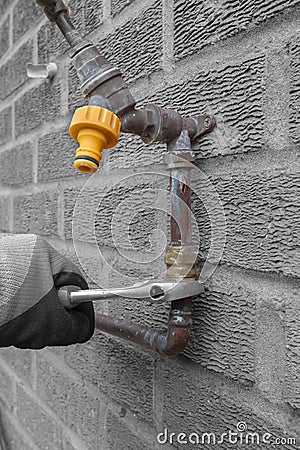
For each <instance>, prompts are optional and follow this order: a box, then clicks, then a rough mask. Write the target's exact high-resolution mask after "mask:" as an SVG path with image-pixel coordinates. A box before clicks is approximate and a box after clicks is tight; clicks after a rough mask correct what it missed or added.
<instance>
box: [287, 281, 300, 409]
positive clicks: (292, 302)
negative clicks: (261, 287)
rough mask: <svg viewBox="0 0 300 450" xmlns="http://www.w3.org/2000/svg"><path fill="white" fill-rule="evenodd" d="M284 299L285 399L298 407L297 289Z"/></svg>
mask: <svg viewBox="0 0 300 450" xmlns="http://www.w3.org/2000/svg"><path fill="white" fill-rule="evenodd" d="M293 294H294V295H290V296H289V298H288V299H287V301H286V322H285V326H286V347H287V360H286V380H285V381H286V390H285V399H286V401H288V403H290V404H291V405H292V406H293V407H294V408H299V407H300V389H299V361H300V340H299V336H300V334H299V331H300V328H299V326H300V310H299V294H300V292H299V289H294V292H293Z"/></svg>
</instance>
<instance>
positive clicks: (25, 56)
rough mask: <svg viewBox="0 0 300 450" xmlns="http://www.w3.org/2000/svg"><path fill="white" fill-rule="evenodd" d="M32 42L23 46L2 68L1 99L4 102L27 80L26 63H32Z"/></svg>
mask: <svg viewBox="0 0 300 450" xmlns="http://www.w3.org/2000/svg"><path fill="white" fill-rule="evenodd" d="M32 49H33V44H32V41H28V42H26V43H25V44H23V45H22V46H21V47H20V49H19V50H17V52H16V53H15V54H14V55H13V56H12V57H11V58H10V59H9V60H8V61H7V63H5V64H4V65H3V66H2V67H1V68H0V78H1V79H2V80H5V82H2V83H1V85H0V99H1V100H4V99H5V98H6V97H8V96H9V95H11V94H12V92H14V91H15V90H16V89H19V88H20V86H22V85H23V84H24V83H25V82H26V81H27V80H28V77H27V73H26V63H27V62H31V61H32Z"/></svg>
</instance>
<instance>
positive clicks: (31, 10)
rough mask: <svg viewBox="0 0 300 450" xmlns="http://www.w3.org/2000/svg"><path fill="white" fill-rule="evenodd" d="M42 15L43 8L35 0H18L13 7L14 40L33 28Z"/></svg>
mask: <svg viewBox="0 0 300 450" xmlns="http://www.w3.org/2000/svg"><path fill="white" fill-rule="evenodd" d="M42 16H43V11H42V8H40V7H39V6H38V5H37V4H36V2H35V1H34V0H18V2H17V3H16V5H15V6H14V9H13V23H14V32H13V39H14V42H16V41H17V40H18V39H19V38H20V37H21V36H23V34H25V33H27V32H28V31H29V30H30V29H32V28H33V27H34V26H35V25H36V24H37V23H38V21H39V20H40V18H41V17H42Z"/></svg>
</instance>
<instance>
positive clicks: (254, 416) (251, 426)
mask: <svg viewBox="0 0 300 450" xmlns="http://www.w3.org/2000/svg"><path fill="white" fill-rule="evenodd" d="M187 370H188V374H189V376H188V377H187V376H186V373H187ZM164 380H165V408H164V413H163V420H164V422H165V424H166V426H167V428H168V430H169V433H171V432H175V433H176V434H178V433H179V432H184V433H187V434H188V435H189V434H190V433H198V434H200V435H202V433H215V436H216V443H218V441H219V445H220V438H221V434H222V433H226V432H227V433H228V431H229V430H231V431H232V433H234V432H235V433H237V424H239V423H240V422H243V423H245V424H246V426H247V431H249V432H252V433H254V432H257V433H258V434H259V435H260V436H261V439H262V435H263V434H264V433H270V435H272V436H274V437H284V436H287V437H294V438H295V437H297V439H299V435H298V433H297V434H296V433H295V432H294V431H293V424H292V422H289V420H288V419H287V417H286V416H285V415H284V414H280V413H279V411H278V410H276V409H275V408H273V410H270V405H268V404H264V403H263V402H261V401H260V399H259V398H258V397H256V396H252V398H249V392H248V391H247V390H245V389H239V388H237V387H236V386H232V385H227V386H225V385H224V383H223V382H222V380H220V379H219V378H215V377H213V376H212V374H211V373H210V372H205V371H199V370H198V368H197V367H196V366H193V365H191V364H188V363H186V364H182V363H181V364H180V365H179V364H174V363H172V362H167V363H166V367H165V378H164ZM174 385H176V389H174ZM266 411H268V417H267V418H266V417H264V416H265V414H266ZM189 412H190V413H189ZM192 412H193V413H192ZM195 412H197V413H196V414H195ZM162 431H163V430H162ZM295 434H296V435H295ZM236 437H237V436H233V438H236ZM243 438H244V444H242V445H239V446H238V447H237V448H243V445H244V447H249V448H251V449H253V450H254V449H264V448H265V446H266V445H265V444H264V443H263V442H262V441H260V443H257V440H256V441H255V443H254V445H251V441H250V445H249V442H248V445H247V444H245V435H244V436H243ZM207 439H208V437H206V440H205V441H204V445H205V444H206V445H205V446H204V447H203V448H207V449H209V448H210V446H211V445H212V443H211V445H209V444H208V441H207ZM223 439H224V441H223V444H222V448H224V449H226V450H229V449H231V448H232V447H233V444H232V443H230V442H228V436H227V438H226V437H225V436H223ZM175 442H176V441H175ZM194 442H195V441H194ZM174 445H175V446H176V448H181V447H182V446H180V444H178V443H177V445H176V443H175V444H174ZM185 448H187V449H192V448H194V445H186V446H185ZM284 448H288V449H294V448H295V446H294V445H286V446H285V447H284Z"/></svg>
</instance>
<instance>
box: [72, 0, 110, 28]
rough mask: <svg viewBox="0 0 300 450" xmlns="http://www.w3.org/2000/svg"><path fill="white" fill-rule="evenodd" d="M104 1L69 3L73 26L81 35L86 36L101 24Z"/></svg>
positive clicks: (89, 0)
mask: <svg viewBox="0 0 300 450" xmlns="http://www.w3.org/2000/svg"><path fill="white" fill-rule="evenodd" d="M103 1H104V0H87V1H85V2H78V1H77V0H71V1H70V2H69V7H70V15H71V17H72V21H73V22H74V25H75V26H76V27H77V28H78V30H79V31H80V33H81V34H83V35H86V34H88V33H91V32H93V31H94V30H96V29H97V28H98V27H99V26H100V25H101V23H102V20H103V19H102V14H103Z"/></svg>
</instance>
